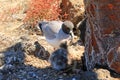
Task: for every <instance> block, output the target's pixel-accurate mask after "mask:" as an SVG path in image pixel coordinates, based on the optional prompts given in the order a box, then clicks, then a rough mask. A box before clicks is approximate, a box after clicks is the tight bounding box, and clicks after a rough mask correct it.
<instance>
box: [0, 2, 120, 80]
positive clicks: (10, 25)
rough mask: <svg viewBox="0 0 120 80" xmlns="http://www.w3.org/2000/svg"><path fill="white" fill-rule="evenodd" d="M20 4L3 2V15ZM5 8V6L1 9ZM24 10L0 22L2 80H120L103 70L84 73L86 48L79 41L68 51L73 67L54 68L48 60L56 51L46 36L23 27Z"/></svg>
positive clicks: (114, 74)
mask: <svg viewBox="0 0 120 80" xmlns="http://www.w3.org/2000/svg"><path fill="white" fill-rule="evenodd" d="M19 1H20V2H21V3H22V2H24V4H22V5H24V6H25V5H26V4H27V3H26V2H25V1H24V0H19ZM26 1H27V0H26ZM20 2H16V1H13V0H0V12H2V10H6V8H7V7H13V6H16V5H18V3H20ZM6 4H11V6H9V5H6ZM3 5H6V6H4V7H2V6H3ZM20 5H21V4H20ZM24 10H26V9H25V8H23V9H22V10H21V12H19V14H17V13H16V14H14V16H11V17H12V18H11V17H10V18H9V19H8V20H7V21H4V20H3V21H2V19H1V22H0V80H120V78H119V77H120V76H119V75H118V74H116V73H114V72H110V71H109V70H107V69H103V68H100V67H99V68H95V69H94V70H93V71H84V70H83V67H84V66H83V63H82V58H81V57H82V56H83V53H84V46H82V45H81V43H80V42H79V38H76V39H75V44H74V45H72V46H69V48H68V50H69V52H70V54H71V58H70V59H71V60H72V61H73V64H71V65H69V67H68V68H67V69H65V70H63V71H56V70H54V69H52V68H51V65H50V63H49V62H48V58H49V56H50V55H51V53H52V52H53V51H54V49H53V47H52V46H50V45H49V44H48V43H47V42H46V40H45V38H44V36H42V35H40V34H41V33H40V31H39V30H36V29H34V30H33V29H30V28H28V27H26V25H24V24H23V22H22V19H23V18H24V15H25V14H23V12H24ZM10 15H11V14H10ZM6 16H9V15H6ZM74 63H75V64H74Z"/></svg>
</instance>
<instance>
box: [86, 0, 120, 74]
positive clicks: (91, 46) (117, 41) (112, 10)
mask: <svg viewBox="0 0 120 80" xmlns="http://www.w3.org/2000/svg"><path fill="white" fill-rule="evenodd" d="M119 6H120V0H85V9H86V17H87V22H86V25H87V29H86V38H85V42H86V43H85V58H86V65H87V69H88V70H91V69H92V68H94V66H95V65H96V64H99V65H103V66H108V67H109V68H110V69H112V70H114V71H115V72H117V73H120V8H119Z"/></svg>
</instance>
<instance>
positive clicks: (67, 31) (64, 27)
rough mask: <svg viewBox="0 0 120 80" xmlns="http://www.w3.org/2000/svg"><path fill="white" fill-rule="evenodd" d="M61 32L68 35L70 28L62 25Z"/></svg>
mask: <svg viewBox="0 0 120 80" xmlns="http://www.w3.org/2000/svg"><path fill="white" fill-rule="evenodd" d="M62 30H63V32H64V33H66V34H69V32H70V28H68V27H67V26H66V25H64V24H63V25H62Z"/></svg>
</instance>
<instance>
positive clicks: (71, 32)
mask: <svg viewBox="0 0 120 80" xmlns="http://www.w3.org/2000/svg"><path fill="white" fill-rule="evenodd" d="M70 35H71V37H72V39H73V38H74V33H73V31H70Z"/></svg>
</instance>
